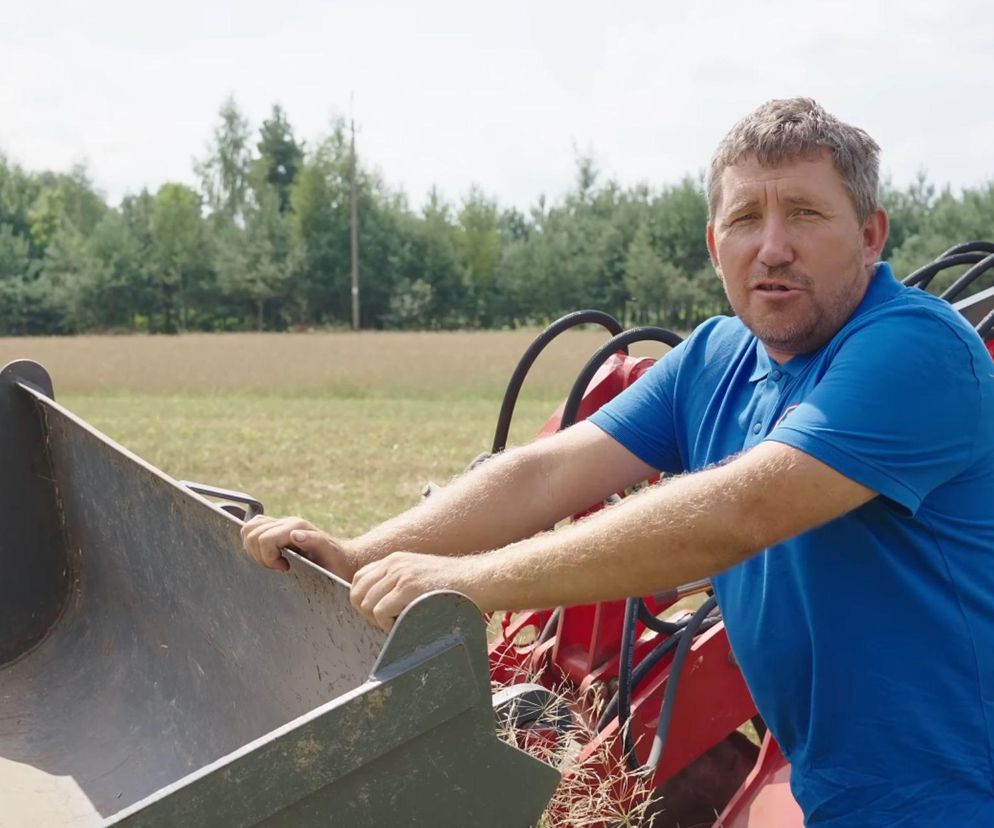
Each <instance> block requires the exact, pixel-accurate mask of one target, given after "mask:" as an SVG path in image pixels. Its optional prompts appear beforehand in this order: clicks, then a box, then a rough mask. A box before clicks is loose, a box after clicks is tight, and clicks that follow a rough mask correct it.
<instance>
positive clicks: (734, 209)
mask: <svg viewBox="0 0 994 828" xmlns="http://www.w3.org/2000/svg"><path fill="white" fill-rule="evenodd" d="M759 202H760V200H759V199H758V198H755V197H753V196H746V197H743V198H740V199H738V200H733V201H730V202H729V204H728V207H727V208H726V209H727V212H728V214H729V215H734V214H736V213H741V212H742V211H743V210H753V209H755V208H756V207H758V206H759ZM783 203H784V204H786V205H787V206H788V207H817V206H819V205H820V204H821V202H820V201H819V200H818V199H817V198H809V197H808V196H788V197H787V198H785V199H783Z"/></svg>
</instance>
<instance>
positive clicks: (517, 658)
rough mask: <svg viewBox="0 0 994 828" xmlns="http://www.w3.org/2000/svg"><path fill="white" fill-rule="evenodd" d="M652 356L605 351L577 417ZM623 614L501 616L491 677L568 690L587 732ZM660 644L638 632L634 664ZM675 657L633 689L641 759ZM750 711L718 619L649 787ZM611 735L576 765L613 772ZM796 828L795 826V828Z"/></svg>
mask: <svg viewBox="0 0 994 828" xmlns="http://www.w3.org/2000/svg"><path fill="white" fill-rule="evenodd" d="M654 361H655V360H653V359H651V358H636V357H631V356H627V355H625V354H623V353H621V352H619V353H617V354H614V355H612V356H611V357H609V358H608V360H607V361H606V362H605V363H604V365H603V366H602V367H601V368H600V370H598V372H597V373H596V374H595V375H594V377H593V379H592V380H591V382H590V384H589V386H588V388H587V391H586V393H585V394H584V397H583V400H582V402H581V404H580V409H579V414H578V419H584V418H586V417H588V416H589V415H590V414H592V413H593V412H594V411H596V410H597V409H598V408H599V407H600V406H601V405H603V404H604V403H605V402H607V401H608V400H610V399H612V398H613V397H615V396H616V395H617V394H619V393H620V392H621V391H623V390H624V389H625V388H627V387H628V386H629V385H631V384H632V383H633V382H634V381H635V380H636V379H638V378H639V377H640V376H641V375H642V374H644V373H645V372H646V371H647V370H648V369H649V368H650V367H651V366H652V365H653V363H654ZM562 413H563V407H562V406H560V407H559V409H558V410H557V411H556V412H555V413H554V414H553V415H552V416H551V417H550V418H549V420H548V421H547V422H546V423H545V425H544V426H543V427H542V429H541V430H540V432H539V436H540V437H543V436H547V435H550V434H553V433H555V432H556V431H558V430H559V426H560V422H561V417H562ZM594 508H600V507H599V506H598V507H594ZM584 514H586V513H584ZM577 517H580V516H577ZM644 600H645V601H646V603H647V605H648V608H649V610H650V611H651V612H652V613H653V614H654V615H663V614H665V613H666V611H667V609H669V608H670V607H671V606H672V602H670V603H659V602H658V601H657V600H655V599H654V598H652V597H647V598H645V599H644ZM624 613H625V602H624V601H608V602H603V603H599V604H590V605H584V606H576V607H566V608H563V609H562V610H560V613H559V616H558V622H557V626H556V629H555V633H554V635H551V636H549V637H548V640H546V641H539V640H538V638H539V636H540V635H541V632H542V630H544V629H545V627H546V625H547V624H548V623H549V620H550V618H551V617H552V613H551V611H550V610H537V611H533V612H524V613H518V614H516V615H514V616H505V617H504V618H502V621H501V625H500V629H499V631H498V634H497V635H496V636H495V637H494V640H493V642H492V644H491V646H490V664H491V672H492V675H493V678H494V680H495V681H497V682H499V683H502V684H507V683H514V682H519V681H524V680H531V681H536V680H537V681H539V682H541V683H542V684H544V685H545V686H547V687H550V688H553V689H555V690H557V691H559V692H563V691H564V689H565V691H566V692H567V694H569V695H570V696H571V697H572V699H573V700H574V705H573V706H574V710H575V712H576V713H577V715H578V716H580V717H581V718H582V719H584V720H585V722H586V724H587V725H588V726H589V727H590V729H591V732H593V728H594V724H595V722H596V719H597V716H598V713H599V711H598V709H597V702H598V700H599V701H600V702H601V703H603V702H604V701H605V700H606V697H609V696H610V695H612V694H613V689H614V688H615V687H616V686H617V679H618V673H619V657H618V653H619V650H620V646H621V635H622V626H623V619H624ZM660 640H661V639H660V635H659V634H657V633H654V632H651V631H648V630H642V633H641V635H640V636H639V639H638V641H637V642H636V647H635V659H634V661H635V663H638V662H639V661H640V659H641V657H642V656H644V655H645V654H646V653H647V652H648V651H649V650H651V649H652V648H653V647H654V646H655V645H656V644H657V643H658V642H659V641H660ZM671 661H672V657H669V658H667V659H663V660H662V661H661V662H660V663H659V664H658V665H656V667H655V668H654V670H653V671H652V672H650V674H649V675H648V676H647V677H646V679H645V680H644V681H643V683H642V684H641V686H639V687H638V688H637V690H636V692H635V693H634V694H633V698H632V705H631V719H630V725H629V727H630V728H631V733H632V737H633V739H634V741H635V744H636V755H637V756H638V758H639V760H640V761H642V762H644V761H645V760H646V758H647V757H648V754H649V751H650V749H651V745H652V741H653V737H654V735H655V730H656V724H657V722H658V719H659V713H660V705H661V702H662V698H663V693H664V691H665V687H666V683H667V681H668V680H669V676H670V668H671ZM755 713H756V709H755V705H754V703H753V701H752V697H751V696H750V695H749V691H748V689H747V688H746V685H745V682H744V680H743V679H742V675H741V673H740V672H739V670H738V668H737V667H736V666H735V663H734V660H733V658H732V655H731V650H730V647H729V644H728V638H727V636H726V635H725V628H724V625H723V624H718V625H716V626H715V627H713V628H711V629H710V630H708V631H707V632H706V633H704V634H703V635H701V636H699V637H698V639H697V640H696V641H695V642H694V644H693V647H692V649H691V653H690V657H689V658H688V660H687V662H686V665H685V668H684V671H683V675H682V676H681V680H680V685H679V692H678V693H677V697H676V701H675V709H674V715H673V720H672V723H671V726H670V732H669V735H668V738H667V741H666V747H665V750H664V752H663V755H662V758H661V760H660V763H659V765H658V767H657V769H656V771H655V773H654V775H653V777H652V780H651V786H652V787H657V786H660V785H663V784H664V783H666V782H667V781H668V780H671V779H673V778H674V777H675V776H676V775H677V774H679V773H681V772H682V771H684V770H685V769H687V768H688V767H689V766H690V765H691V764H692V763H694V762H695V760H697V759H698V758H699V757H701V756H702V755H703V754H704V753H705V752H707V751H708V750H709V749H711V748H712V747H714V746H715V745H717V744H718V743H720V742H722V741H723V740H725V739H726V738H727V737H729V735H730V734H733V733H734V731H735V730H736V729H737V728H738V727H739V726H741V725H742V724H743V723H744V722H746V721H748V720H749V719H750V718H751V717H753V716H754V715H755ZM617 736H618V723H617V720H615V721H613V722H611V723H610V724H608V726H607V727H606V728H605V729H604V730H603V731H602V732H600V733H598V734H596V735H595V736H594V738H593V739H592V740H591V741H590V742H589V744H587V745H586V746H585V747H584V748H583V750H582V752H581V757H580V761H581V763H583V764H584V766H585V767H586V768H587V769H588V770H591V769H593V770H595V771H596V772H597V774H596V775H599V776H600V777H601V778H613V777H615V776H617V774H616V773H612V769H611V767H609V765H611V764H613V763H620V762H622V757H621V755H620V750H621V745H620V739H618V738H617ZM619 784H621V783H619ZM630 794H631V792H630V790H629V789H628V788H619V790H618V795H619V797H625V796H628V795H630ZM723 804H724V803H723V802H722V803H720V804H719V806H718V807H721V806H722V805H723ZM743 824H744V823H743ZM800 825H801V823H800V822H797V823H796V828H800ZM791 828H795V827H794V826H793V825H792V826H791Z"/></svg>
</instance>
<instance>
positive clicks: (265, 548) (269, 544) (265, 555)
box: [242, 517, 311, 571]
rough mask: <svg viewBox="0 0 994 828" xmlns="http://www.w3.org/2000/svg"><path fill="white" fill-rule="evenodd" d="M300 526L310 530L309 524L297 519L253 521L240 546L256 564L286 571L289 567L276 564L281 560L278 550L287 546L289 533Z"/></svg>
mask: <svg viewBox="0 0 994 828" xmlns="http://www.w3.org/2000/svg"><path fill="white" fill-rule="evenodd" d="M301 526H304V527H307V528H311V524H310V523H308V522H307V521H305V520H303V519H302V518H299V517H287V518H279V519H275V518H267V519H264V520H259V519H255V520H253V521H252V525H251V526H250V527H248V529H247V530H246V531H245V532H244V533H243V536H242V545H243V546H244V547H245V551H246V552H247V553H248V554H249V556H250V557H251V558H253V559H254V560H255V561H256V563H258V564H261V565H262V566H265V567H267V568H269V569H279V570H282V571H286V570H287V569H288V568H289V565H287V566H284V565H283V564H280V563H278V559H279V560H282V559H283V556H282V553H281V552H280V549H281V548H282V547H284V546H287V545H289V540H288V537H289V534H290V532H291V531H293V530H294V529H296V528H298V527H301Z"/></svg>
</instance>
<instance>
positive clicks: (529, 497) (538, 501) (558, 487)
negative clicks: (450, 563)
mask: <svg viewBox="0 0 994 828" xmlns="http://www.w3.org/2000/svg"><path fill="white" fill-rule="evenodd" d="M557 439H559V438H558V437H553V438H548V440H550V441H556V440H557ZM561 455H562V453H561V452H558V453H557V451H556V449H555V446H554V442H547V441H545V440H543V441H538V442H536V443H533V444H531V445H529V446H524V447H522V448H519V449H514V450H511V451H508V452H505V453H503V454H500V455H498V456H496V457H493V458H491V459H490V460H488V461H487V462H486V463H484V464H482V465H481V466H479V467H478V468H476V469H474V470H473V471H471V472H467V473H466V474H465V475H463V476H462V477H460V478H458V479H457V480H455V481H454V482H453V483H451V484H450V485H448V486H446V487H444V488H441V489H439V490H437V491H436V492H434V493H433V494H432V495H431V497H429V498H428V499H426V500H425V501H423V502H422V503H420V504H419V505H418V506H415V507H414V508H412V509H410V510H408V511H407V512H405V513H403V514H402V515H399V516H398V517H395V518H393V519H392V520H389V521H387V522H386V523H383V524H381V525H380V526H377V527H376V528H374V529H372V530H371V531H369V532H367V533H366V534H364V535H362V536H360V537H358V538H356V539H354V540H353V541H351V542H350V547H351V549H352V552H353V555H354V556H355V559H356V561H357V563H358V565H359V566H363V565H364V564H367V563H369V562H371V561H374V560H378V559H379V558H382V557H384V556H385V555H388V554H390V553H391V552H397V551H407V552H422V553H428V554H433V555H447V556H451V555H468V554H474V553H478V552H485V551H487V550H491V549H498V548H500V547H503V546H506V545H508V544H510V543H513V542H515V541H518V540H520V539H521V538H525V537H528V536H529V535H532V534H534V533H536V532H540V531H541V530H543V529H547V528H549V527H551V526H553V525H554V524H555V523H556V522H557V521H559V520H560V519H562V518H563V517H565V516H567V515H570V514H572V513H574V512H576V511H580V510H581V509H585V508H587V507H588V506H590V505H591V504H592V503H593V502H595V501H596V500H597V499H600V498H602V497H604V496H606V494H607V493H608V492H609V491H610V489H608V490H607V491H603V485H611V481H610V475H605V476H604V481H605V482H604V484H603V485H598V483H597V481H596V480H595V481H584V482H583V483H584V485H578V481H576V480H571V479H570V477H569V473H568V471H567V469H568V468H569V463H568V462H566V461H565V460H564V458H563V457H562V456H561Z"/></svg>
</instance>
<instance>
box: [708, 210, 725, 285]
mask: <svg viewBox="0 0 994 828" xmlns="http://www.w3.org/2000/svg"><path fill="white" fill-rule="evenodd" d="M705 238H706V239H707V245H708V255H709V256H711V266H712V267H713V268H714V272H715V273H717V274H718V278H719V279H721V281H722V282H724V281H725V277H724V276H723V275H722V274H721V267H720V266H719V265H718V246H717V245H716V244H715V242H714V225H713V224H712V223H711V222H708V229H707V232H706V233H705Z"/></svg>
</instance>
